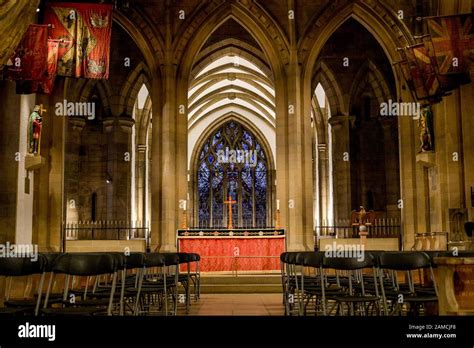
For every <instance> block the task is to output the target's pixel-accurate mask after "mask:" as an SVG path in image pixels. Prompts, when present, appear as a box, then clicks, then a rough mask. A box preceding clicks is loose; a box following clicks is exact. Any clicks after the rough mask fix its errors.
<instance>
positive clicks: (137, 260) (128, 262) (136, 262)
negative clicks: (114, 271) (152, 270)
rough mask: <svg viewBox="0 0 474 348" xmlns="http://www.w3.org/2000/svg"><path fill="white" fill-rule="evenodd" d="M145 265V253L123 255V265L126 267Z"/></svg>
mask: <svg viewBox="0 0 474 348" xmlns="http://www.w3.org/2000/svg"><path fill="white" fill-rule="evenodd" d="M144 266H145V254H143V253H130V254H129V255H126V256H125V267H126V268H127V269H137V268H143V267H144Z"/></svg>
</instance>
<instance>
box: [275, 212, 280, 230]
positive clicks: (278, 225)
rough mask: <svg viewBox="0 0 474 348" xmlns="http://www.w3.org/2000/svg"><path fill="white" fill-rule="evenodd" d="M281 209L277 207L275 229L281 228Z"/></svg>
mask: <svg viewBox="0 0 474 348" xmlns="http://www.w3.org/2000/svg"><path fill="white" fill-rule="evenodd" d="M280 227H281V226H280V209H277V210H276V212H275V229H277V230H278V229H280Z"/></svg>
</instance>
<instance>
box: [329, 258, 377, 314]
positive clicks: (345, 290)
mask: <svg viewBox="0 0 474 348" xmlns="http://www.w3.org/2000/svg"><path fill="white" fill-rule="evenodd" d="M322 268H323V270H324V271H325V272H327V271H328V270H334V271H335V273H336V279H337V282H338V285H339V287H340V289H337V291H335V292H332V293H327V291H326V293H325V299H326V301H334V302H335V303H336V305H337V308H336V315H337V314H339V315H343V314H344V306H346V307H347V313H348V314H349V315H355V314H356V313H359V314H361V315H368V314H369V313H370V312H371V311H372V313H374V314H376V315H380V313H381V312H380V301H381V297H380V296H379V291H378V284H377V270H376V263H375V261H374V256H373V255H372V254H370V253H368V252H366V253H364V257H363V259H359V258H357V257H326V256H325V257H324V258H323V260H322ZM364 270H370V272H369V275H366V274H364ZM341 278H343V280H344V281H341ZM370 278H371V279H372V282H371V284H372V285H373V287H371V290H373V293H372V292H369V291H368V290H369V288H367V286H368V284H369V283H368V281H367V279H370ZM366 288H367V289H366ZM326 306H327V304H326Z"/></svg>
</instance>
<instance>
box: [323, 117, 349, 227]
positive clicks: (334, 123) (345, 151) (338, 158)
mask: <svg viewBox="0 0 474 348" xmlns="http://www.w3.org/2000/svg"><path fill="white" fill-rule="evenodd" d="M353 119H354V117H353V116H352V117H351V116H345V115H338V116H332V117H331V118H330V119H329V124H330V125H331V132H332V159H333V178H334V179H333V183H334V190H333V192H334V220H340V219H349V218H350V214H351V210H352V209H351V164H350V161H351V153H350V139H349V130H350V122H351V120H353Z"/></svg>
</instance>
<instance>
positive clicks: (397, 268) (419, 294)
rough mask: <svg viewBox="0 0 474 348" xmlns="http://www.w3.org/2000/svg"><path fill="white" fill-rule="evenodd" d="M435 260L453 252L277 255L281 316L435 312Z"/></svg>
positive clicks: (293, 253)
mask: <svg viewBox="0 0 474 348" xmlns="http://www.w3.org/2000/svg"><path fill="white" fill-rule="evenodd" d="M440 256H453V253H450V252H449V253H443V252H431V253H430V252H384V251H366V252H364V254H363V258H355V257H326V255H325V253H324V252H286V253H283V254H281V257H280V260H281V276H282V286H283V303H284V306H285V314H286V315H309V314H315V315H403V314H406V315H420V314H437V313H436V311H437V301H438V298H437V296H438V289H437V285H436V279H435V274H434V271H433V268H436V265H435V264H434V262H433V259H434V258H435V257H440ZM460 256H463V254H462V253H461V254H460ZM464 256H469V255H467V254H465V255H464Z"/></svg>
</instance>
